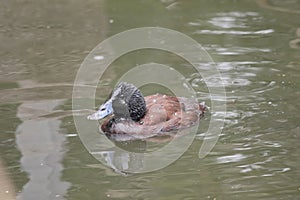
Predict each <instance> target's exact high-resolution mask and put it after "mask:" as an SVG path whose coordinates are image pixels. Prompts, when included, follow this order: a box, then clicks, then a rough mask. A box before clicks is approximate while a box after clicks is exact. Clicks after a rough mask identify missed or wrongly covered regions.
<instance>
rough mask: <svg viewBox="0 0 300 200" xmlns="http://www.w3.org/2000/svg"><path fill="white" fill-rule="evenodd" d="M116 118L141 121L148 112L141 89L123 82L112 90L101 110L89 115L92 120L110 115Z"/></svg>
mask: <svg viewBox="0 0 300 200" xmlns="http://www.w3.org/2000/svg"><path fill="white" fill-rule="evenodd" d="M111 114H113V115H114V119H115V120H133V121H139V120H140V119H141V118H143V117H144V115H145V114H146V103H145V100H144V97H143V95H142V93H141V92H140V90H139V89H138V88H137V87H135V86H134V85H132V84H129V83H126V82H121V83H119V84H118V85H117V86H116V87H115V88H114V90H113V91H112V92H111V94H110V95H109V97H108V98H107V100H106V101H105V102H104V103H103V104H102V105H101V106H100V107H99V110H98V111H97V112H95V113H94V114H92V115H89V116H88V119H90V120H100V119H103V118H105V117H107V116H108V115H111Z"/></svg>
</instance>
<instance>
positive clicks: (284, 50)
mask: <svg viewBox="0 0 300 200" xmlns="http://www.w3.org/2000/svg"><path fill="white" fill-rule="evenodd" d="M299 14H300V2H299V1H297V0H289V1H279V0H257V1H252V0H251V1H250V0H249V1H247V0H246V1H229V0H228V1H227V0H224V1H218V2H217V1H205V0H200V1H196V0H195V1H180V0H177V1H176V0H161V1H155V2H153V1H151V2H150V1H130V2H128V1H126V2H125V1H122V2H121V1H82V2H79V1H78V2H74V1H63V2H61V1H54V2H51V3H50V2H48V1H38V2H37V1H36V2H34V1H2V3H1V6H0V16H1V17H0V56H1V61H0V67H1V68H0V71H1V73H0V77H1V79H0V88H1V91H0V93H1V100H0V112H1V120H0V124H1V128H0V130H1V134H0V152H1V153H0V156H1V157H0V158H1V166H0V170H1V171H0V188H1V189H0V199H9V198H10V196H9V195H11V196H12V197H15V196H17V197H18V199H111V198H114V199H241V198H243V199H298V198H299V196H300V183H299V179H300V177H299V174H300V160H299V157H300V151H299V139H300V127H299V120H300V114H299V110H300V104H299V97H300V92H299V91H300V90H299V89H300V82H299V80H300V71H299V69H300V68H299V67H300V60H299V58H300V42H299V41H300V24H299ZM142 26H162V27H166V28H171V29H175V30H178V31H181V32H183V33H185V34H187V35H189V36H190V37H192V38H193V39H195V40H197V41H198V42H199V43H200V44H202V45H203V46H204V47H205V48H206V49H207V51H208V52H209V53H210V55H211V56H212V57H213V59H214V61H215V62H216V64H217V67H218V69H219V70H220V72H221V73H222V79H223V82H224V83H225V86H226V92H227V103H226V104H227V113H226V114H225V113H223V112H212V113H209V114H208V115H207V116H206V118H205V119H204V120H203V121H202V122H201V128H200V130H199V132H198V134H197V135H196V140H194V142H193V144H192V145H191V147H190V148H189V149H188V151H187V152H186V153H185V154H184V155H183V156H182V157H181V158H180V159H179V160H178V161H176V162H175V163H173V164H172V165H170V166H169V167H167V168H164V169H162V170H159V171H155V172H152V173H146V174H137V175H126V174H123V175H120V172H119V173H118V171H117V172H116V171H115V170H113V169H111V168H108V167H106V166H104V165H103V164H100V163H99V162H98V161H97V160H95V159H94V158H93V157H92V156H91V155H90V154H89V153H88V152H87V151H86V150H85V148H84V147H83V145H82V143H81V142H80V139H79V137H78V135H77V132H76V129H75V127H74V123H73V119H72V112H71V95H72V86H73V81H74V78H75V75H76V72H77V69H78V68H79V66H80V64H81V62H82V61H83V59H84V57H85V56H86V55H87V54H88V52H89V51H90V50H91V49H92V48H93V47H94V46H96V45H97V44H98V43H99V42H100V41H102V40H104V39H105V38H107V37H109V36H111V35H114V34H116V33H119V32H121V31H124V30H127V29H130V28H135V27H142ZM153 60H155V61H157V62H161V63H165V64H168V65H171V66H176V67H177V68H180V70H182V71H184V72H186V73H187V74H189V76H187V81H189V83H190V84H191V85H192V86H193V87H194V88H195V90H196V91H197V94H198V95H199V99H201V100H202V101H203V100H204V101H207V102H209V97H208V96H207V94H208V91H207V88H206V86H205V83H204V81H203V79H202V77H200V76H199V75H198V74H195V73H194V72H192V73H190V71H189V69H188V64H187V63H186V62H184V61H182V60H180V59H178V58H176V57H175V56H170V55H164V54H162V53H160V52H159V53H155V52H149V51H145V52H143V51H138V52H135V53H132V54H129V55H127V57H126V56H125V57H124V58H121V59H120V60H118V61H116V62H115V63H113V64H112V66H111V68H110V69H109V70H108V71H107V72H106V74H105V76H104V80H105V81H104V83H102V84H103V86H102V87H101V90H100V91H98V93H99V99H98V101H99V102H101V101H103V100H104V98H105V96H106V95H107V94H108V93H109V91H110V89H111V87H112V86H113V84H114V82H115V81H116V80H117V78H118V77H119V76H120V75H121V74H122V73H124V72H125V71H126V70H128V69H130V68H131V67H132V66H135V65H137V64H141V63H147V62H151V61H152V62H153ZM200 66H201V67H203V69H206V68H209V67H210V63H203V64H202V65H200ZM201 67H200V70H201ZM208 80H209V81H210V82H211V83H214V82H215V77H214V76H212V77H210V78H209V79H208ZM107 83H108V84H107ZM105 84H106V85H105ZM144 92H145V93H146V94H150V93H151V92H152V91H147V90H146V91H144ZM76 114H79V115H81V114H84V113H82V112H81V111H76ZM211 115H215V116H218V117H220V118H221V117H223V116H224V115H225V117H226V118H225V123H226V124H225V127H224V131H223V132H222V134H221V136H220V138H219V141H218V143H217V145H216V146H215V147H214V149H213V151H212V152H211V153H210V154H209V155H208V156H207V157H205V158H204V159H199V158H198V151H199V148H200V146H201V144H202V141H203V138H204V132H205V130H206V129H207V126H208V123H209V117H210V116H211ZM150 146H151V145H150ZM153 148H156V147H155V146H153ZM113 153H114V152H113V151H112V152H107V153H106V154H105V155H104V154H103V155H104V157H105V159H106V160H107V162H112V158H114V157H113V156H112V154H113ZM127 159H128V158H127ZM162 159H163V158H162ZM127 161H128V160H127ZM127 161H126V156H125V157H123V160H119V159H117V160H116V162H119V164H120V165H124V164H125V165H126V162H127ZM3 185H5V186H6V187H2V186H3Z"/></svg>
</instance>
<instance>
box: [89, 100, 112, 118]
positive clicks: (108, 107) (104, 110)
mask: <svg viewBox="0 0 300 200" xmlns="http://www.w3.org/2000/svg"><path fill="white" fill-rule="evenodd" d="M112 113H113V108H112V102H111V101H108V102H106V103H104V104H102V105H101V106H100V107H99V110H98V111H97V112H95V113H94V114H91V115H89V116H87V119H89V120H100V119H103V118H104V117H106V116H108V115H110V114H112Z"/></svg>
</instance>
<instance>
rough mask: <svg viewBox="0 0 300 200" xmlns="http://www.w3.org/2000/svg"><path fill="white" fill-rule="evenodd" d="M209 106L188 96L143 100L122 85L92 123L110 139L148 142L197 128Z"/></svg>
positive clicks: (130, 87) (127, 85) (128, 85)
mask: <svg viewBox="0 0 300 200" xmlns="http://www.w3.org/2000/svg"><path fill="white" fill-rule="evenodd" d="M206 110H207V106H206V105H205V103H198V102H197V101H196V100H192V99H189V98H186V97H175V96H168V95H165V94H154V95H150V96H146V97H144V96H143V95H142V93H141V91H140V90H139V89H138V88H137V87H136V86H134V85H133V84H131V83H127V82H120V83H119V84H117V86H116V87H115V88H114V89H113V90H112V92H111V93H110V95H109V96H108V98H107V99H106V100H105V102H104V103H103V104H102V105H100V107H99V109H98V110H97V111H96V112H95V113H93V114H91V115H89V116H88V117H87V119H89V120H102V119H105V121H104V122H103V123H102V125H101V130H102V132H103V133H104V134H105V135H107V136H120V135H121V136H129V137H128V138H130V140H132V139H145V138H150V137H155V136H163V135H166V134H170V133H174V132H176V131H179V130H182V129H186V128H188V127H191V126H194V125H195V124H196V123H197V122H198V120H199V119H201V118H202V117H203V116H204V113H205V111H206Z"/></svg>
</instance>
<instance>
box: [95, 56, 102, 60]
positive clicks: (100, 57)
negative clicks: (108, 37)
mask: <svg viewBox="0 0 300 200" xmlns="http://www.w3.org/2000/svg"><path fill="white" fill-rule="evenodd" d="M94 59H95V60H103V59H104V56H94Z"/></svg>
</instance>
